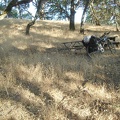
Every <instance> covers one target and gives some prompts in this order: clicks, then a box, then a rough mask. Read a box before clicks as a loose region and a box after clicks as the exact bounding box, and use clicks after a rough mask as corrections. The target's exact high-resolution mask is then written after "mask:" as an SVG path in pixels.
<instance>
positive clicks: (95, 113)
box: [0, 19, 120, 120]
mask: <svg viewBox="0 0 120 120" xmlns="http://www.w3.org/2000/svg"><path fill="white" fill-rule="evenodd" d="M28 22H29V21H25V20H17V19H3V20H1V21H0V120H120V48H117V51H116V53H115V54H111V53H110V51H105V53H103V54H96V55H95V56H93V58H92V59H90V58H89V57H87V56H86V52H85V50H83V51H79V50H78V51H77V54H75V52H74V51H71V52H68V51H65V50H63V51H59V49H58V48H62V47H64V46H62V44H61V43H62V42H68V41H78V40H82V39H83V37H84V35H81V34H79V24H78V25H76V31H74V32H72V31H69V30H68V23H65V22H56V21H37V22H36V24H35V25H34V26H33V27H32V28H31V29H30V36H26V35H25V28H26V24H27V23H28ZM85 28H86V31H85V34H86V35H96V36H100V35H102V34H103V33H104V32H105V31H109V30H111V34H110V35H118V37H117V41H120V32H115V27H114V26H99V27H96V26H92V25H85Z"/></svg>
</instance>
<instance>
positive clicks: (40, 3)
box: [26, 0, 43, 35]
mask: <svg viewBox="0 0 120 120" xmlns="http://www.w3.org/2000/svg"><path fill="white" fill-rule="evenodd" d="M42 1H43V0H37V1H36V5H37V10H36V14H35V17H34V20H32V21H31V22H30V23H28V24H27V27H26V35H29V31H30V27H31V26H33V25H34V24H35V22H36V20H37V18H39V11H40V9H41V7H42Z"/></svg>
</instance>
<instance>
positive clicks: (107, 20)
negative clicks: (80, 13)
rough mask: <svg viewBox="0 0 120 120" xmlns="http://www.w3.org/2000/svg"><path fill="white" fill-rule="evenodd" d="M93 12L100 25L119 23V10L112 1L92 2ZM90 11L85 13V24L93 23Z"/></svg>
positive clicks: (98, 0)
mask: <svg viewBox="0 0 120 120" xmlns="http://www.w3.org/2000/svg"><path fill="white" fill-rule="evenodd" d="M94 10H95V12H96V15H97V18H98V19H99V20H100V23H102V24H113V23H115V21H116V20H117V21H118V23H120V20H119V18H120V14H119V13H120V8H119V6H118V5H117V3H115V2H114V1H113V0H94ZM93 19H94V18H92V15H91V11H90V9H89V10H88V12H87V19H86V21H87V22H93V21H94V20H93Z"/></svg>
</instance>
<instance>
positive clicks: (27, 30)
mask: <svg viewBox="0 0 120 120" xmlns="http://www.w3.org/2000/svg"><path fill="white" fill-rule="evenodd" d="M35 21H36V20H33V21H32V22H30V23H28V24H27V27H26V35H29V34H30V32H29V31H30V27H31V26H32V25H34V24H35Z"/></svg>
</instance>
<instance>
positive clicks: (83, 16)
mask: <svg viewBox="0 0 120 120" xmlns="http://www.w3.org/2000/svg"><path fill="white" fill-rule="evenodd" d="M89 1H90V0H88V1H86V4H85V8H84V10H83V14H82V18H81V24H80V33H83V34H84V18H85V13H86V10H87V8H88V5H89Z"/></svg>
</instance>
